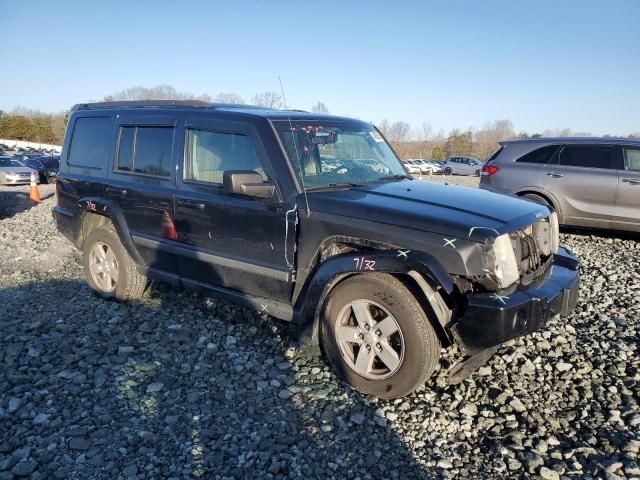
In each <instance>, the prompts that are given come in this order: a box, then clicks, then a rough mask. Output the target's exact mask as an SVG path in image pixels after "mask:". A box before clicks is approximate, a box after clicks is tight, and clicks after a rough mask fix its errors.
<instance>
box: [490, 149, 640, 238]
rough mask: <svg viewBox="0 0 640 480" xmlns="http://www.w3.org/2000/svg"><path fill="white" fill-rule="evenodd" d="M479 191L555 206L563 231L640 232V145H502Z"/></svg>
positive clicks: (492, 160)
mask: <svg viewBox="0 0 640 480" xmlns="http://www.w3.org/2000/svg"><path fill="white" fill-rule="evenodd" d="M480 188H483V189H485V190H490V191H492V192H497V193H504V194H508V195H517V196H521V197H527V198H529V199H531V200H535V201H537V202H541V203H545V204H547V205H551V206H553V208H555V210H556V212H558V218H559V221H560V223H561V224H563V225H576V226H581V227H596V228H610V229H616V230H628V231H635V232H638V231H640V139H627V138H615V139H614V138H588V137H586V138H585V137H582V138H528V139H522V140H509V141H504V142H500V149H499V150H498V151H497V152H496V153H494V154H493V156H492V157H491V158H490V159H489V160H488V161H487V163H486V164H485V166H484V167H483V169H482V178H481V179H480Z"/></svg>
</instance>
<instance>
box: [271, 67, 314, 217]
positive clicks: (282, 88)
mask: <svg viewBox="0 0 640 480" xmlns="http://www.w3.org/2000/svg"><path fill="white" fill-rule="evenodd" d="M278 81H279V82H280V91H281V92H282V99H283V100H284V108H285V109H286V111H287V118H288V119H289V130H290V131H291V138H293V149H294V150H295V151H296V158H297V159H298V170H300V183H302V193H303V194H304V203H305V206H306V207H307V217H310V216H311V208H310V207H309V199H308V198H307V188H306V187H305V186H304V171H303V170H302V161H301V160H300V152H298V142H297V141H296V134H295V132H294V131H293V125H292V124H291V114H290V113H289V105H288V104H287V97H285V95H284V87H283V86H282V79H281V78H280V77H278Z"/></svg>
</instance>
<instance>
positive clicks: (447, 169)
mask: <svg viewBox="0 0 640 480" xmlns="http://www.w3.org/2000/svg"><path fill="white" fill-rule="evenodd" d="M452 173H453V170H451V169H450V168H449V167H447V168H445V169H444V174H445V175H447V176H448V175H451V174H452Z"/></svg>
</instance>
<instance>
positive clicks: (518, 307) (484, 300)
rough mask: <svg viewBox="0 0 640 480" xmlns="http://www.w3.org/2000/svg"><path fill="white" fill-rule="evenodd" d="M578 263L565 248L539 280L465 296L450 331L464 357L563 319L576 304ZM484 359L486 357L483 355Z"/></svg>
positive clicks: (556, 255) (555, 256)
mask: <svg viewBox="0 0 640 480" xmlns="http://www.w3.org/2000/svg"><path fill="white" fill-rule="evenodd" d="M579 265H580V261H579V260H578V259H577V258H576V257H575V256H574V255H572V254H571V253H569V252H568V251H567V250H566V249H564V248H560V249H559V250H558V253H557V254H555V255H554V258H553V264H552V266H551V267H550V268H549V269H548V270H547V271H546V272H545V274H544V275H543V276H542V277H541V278H539V279H538V280H536V281H534V282H532V283H530V284H528V285H526V286H523V285H518V286H516V287H512V288H510V289H506V290H501V291H498V292H493V293H483V294H476V295H468V296H467V299H468V303H467V305H466V307H465V308H464V310H463V312H462V315H461V316H460V317H458V318H457V319H456V320H455V321H454V323H453V325H452V326H451V331H452V333H453V336H454V338H455V339H456V341H457V343H458V344H459V345H460V346H461V347H462V348H463V349H464V350H465V352H466V353H467V355H471V356H476V355H478V354H480V353H482V352H483V351H485V350H489V349H493V348H494V347H496V346H498V345H500V344H501V343H504V342H507V341H509V340H512V339H514V338H518V337H521V336H523V335H526V334H528V333H531V332H534V331H536V330H538V329H540V328H541V327H542V326H543V325H544V324H545V323H546V322H547V321H548V320H549V319H550V318H552V317H554V316H556V315H561V316H566V315H568V314H569V312H570V311H571V310H573V309H574V308H575V306H576V303H577V301H578V289H579V286H580V276H579V273H578V267H579ZM483 356H486V355H483Z"/></svg>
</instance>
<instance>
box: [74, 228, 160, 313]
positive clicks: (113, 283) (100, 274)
mask: <svg viewBox="0 0 640 480" xmlns="http://www.w3.org/2000/svg"><path fill="white" fill-rule="evenodd" d="M82 251H83V262H82V263H83V267H84V274H85V277H86V279H87V283H88V284H89V286H90V287H91V289H92V290H93V291H94V292H95V293H96V294H97V295H98V296H100V297H102V298H104V299H115V300H121V301H123V300H132V299H135V298H139V297H141V296H142V294H143V293H144V289H145V287H146V285H147V279H146V277H145V276H144V275H141V274H140V273H138V270H137V269H136V264H135V263H134V261H133V260H132V259H131V257H130V256H129V254H128V253H127V251H126V250H125V248H124V246H123V245H122V243H121V242H120V239H119V238H118V234H117V233H116V232H115V230H114V229H113V227H111V226H107V225H103V226H100V227H96V228H94V229H93V230H92V231H91V232H90V233H89V235H87V238H86V239H85V241H84V243H83V246H82Z"/></svg>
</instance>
